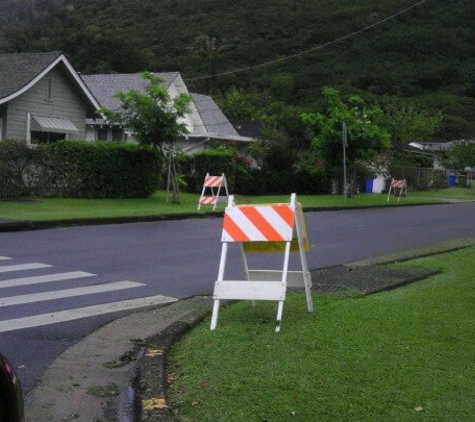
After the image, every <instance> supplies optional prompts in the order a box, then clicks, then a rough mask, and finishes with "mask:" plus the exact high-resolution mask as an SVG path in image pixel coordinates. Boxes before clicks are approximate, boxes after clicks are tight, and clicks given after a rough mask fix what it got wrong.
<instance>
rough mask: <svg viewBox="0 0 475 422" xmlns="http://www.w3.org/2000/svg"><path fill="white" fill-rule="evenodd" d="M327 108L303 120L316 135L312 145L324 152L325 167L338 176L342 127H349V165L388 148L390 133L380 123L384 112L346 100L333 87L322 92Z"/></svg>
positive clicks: (358, 99) (305, 115)
mask: <svg viewBox="0 0 475 422" xmlns="http://www.w3.org/2000/svg"><path fill="white" fill-rule="evenodd" d="M323 96H324V98H325V100H326V108H325V111H324V112H323V113H303V114H302V120H303V122H304V123H307V124H309V125H310V127H311V128H312V129H313V131H314V133H315V137H314V138H313V141H312V144H313V146H314V147H315V148H317V149H319V150H321V151H322V154H323V157H324V160H325V163H326V166H327V168H328V170H329V171H331V172H333V173H334V174H335V175H337V174H339V173H340V169H341V165H342V162H343V147H342V139H343V138H342V137H343V125H346V127H347V131H348V134H347V146H346V157H347V160H348V163H349V164H350V165H353V164H355V163H356V162H357V161H358V160H373V159H375V158H376V157H377V156H378V154H379V153H380V152H381V151H384V150H386V149H388V148H389V146H390V142H389V136H390V135H389V133H388V132H387V131H386V130H385V129H383V128H382V127H381V126H380V125H379V124H378V122H379V121H381V119H382V115H383V113H382V110H381V109H380V108H379V107H378V106H367V105H366V104H365V102H364V101H363V99H362V98H361V97H359V96H352V97H350V98H349V99H348V101H344V100H343V99H342V98H341V96H340V93H339V92H338V91H337V90H336V89H334V88H330V87H326V88H324V90H323Z"/></svg>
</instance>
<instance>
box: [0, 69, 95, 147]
mask: <svg viewBox="0 0 475 422" xmlns="http://www.w3.org/2000/svg"><path fill="white" fill-rule="evenodd" d="M48 78H51V81H52V91H51V94H52V97H51V100H47V99H46V90H47V80H48ZM28 113H31V114H33V115H35V114H36V115H39V116H48V117H55V118H60V119H68V120H70V121H71V122H72V123H73V124H74V126H76V127H77V129H78V133H77V134H74V135H71V136H70V137H71V138H74V139H81V140H83V139H85V136H86V104H85V102H84V101H83V100H82V99H81V96H80V93H79V91H78V90H76V88H75V87H74V85H73V84H72V83H71V82H70V79H69V78H68V77H67V76H66V75H65V73H64V72H63V71H62V69H61V68H60V67H59V66H57V67H55V68H54V69H52V70H51V71H50V72H49V73H47V74H46V75H45V76H44V77H43V78H42V79H41V80H40V81H38V83H36V84H35V85H34V86H33V87H31V88H30V89H29V90H28V91H27V92H25V93H24V94H22V95H20V96H19V97H17V98H15V99H13V100H11V101H10V102H9V103H8V112H7V116H8V117H7V125H6V131H5V138H7V139H14V140H26V138H27V122H28ZM4 125H5V122H4Z"/></svg>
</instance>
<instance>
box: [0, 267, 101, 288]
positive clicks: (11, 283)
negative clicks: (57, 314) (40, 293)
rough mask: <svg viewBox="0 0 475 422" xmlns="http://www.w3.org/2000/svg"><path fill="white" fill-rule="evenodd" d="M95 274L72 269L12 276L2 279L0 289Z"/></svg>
mask: <svg viewBox="0 0 475 422" xmlns="http://www.w3.org/2000/svg"><path fill="white" fill-rule="evenodd" d="M93 276H95V274H91V273H86V272H84V271H71V272H67V273H55V274H46V275H38V276H33V277H22V278H11V279H9V280H1V281H0V289H2V288H6V287H18V286H27V285H29V284H40V283H49V282H51V281H64V280H73V279H76V278H84V277H93Z"/></svg>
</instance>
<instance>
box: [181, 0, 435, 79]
mask: <svg viewBox="0 0 475 422" xmlns="http://www.w3.org/2000/svg"><path fill="white" fill-rule="evenodd" d="M427 1H428V0H420V1H418V2H416V3H414V4H412V5H411V6H408V7H406V8H404V9H402V10H400V11H398V12H396V13H393V14H392V15H390V16H387V17H385V18H384V19H381V20H379V21H377V22H374V23H372V24H370V25H367V26H365V27H363V28H361V29H358V30H356V31H354V32H351V33H350V34H346V35H343V36H341V37H339V38H336V39H335V40H332V41H329V42H327V43H325V44H320V45H317V46H315V47H312V48H309V49H307V50H303V51H300V52H298V53H295V54H290V55H288V56H285V57H280V58H278V59H274V60H269V61H267V62H264V63H259V64H256V65H254V66H247V67H242V68H239V69H235V70H228V71H226V72H221V73H216V74H214V75H206V76H197V77H195V78H186V79H184V80H185V81H197V80H203V79H210V78H214V77H217V76H226V75H233V74H235V73H242V72H248V71H251V70H254V69H258V68H261V67H267V66H271V65H273V64H277V63H281V62H284V61H287V60H290V59H294V58H296V57H300V56H303V55H305V54H308V53H312V52H314V51H317V50H322V49H324V48H327V47H331V46H333V45H335V44H338V43H340V42H343V41H346V40H348V39H350V38H352V37H354V36H356V35H358V34H361V33H362V32H365V31H368V30H370V29H372V28H375V27H377V26H379V25H382V24H383V23H385V22H388V21H390V20H392V19H394V18H396V17H398V16H400V15H402V14H404V13H406V12H408V11H410V10H412V9H414V8H415V7H417V6H420V5H421V4H423V3H426V2H427Z"/></svg>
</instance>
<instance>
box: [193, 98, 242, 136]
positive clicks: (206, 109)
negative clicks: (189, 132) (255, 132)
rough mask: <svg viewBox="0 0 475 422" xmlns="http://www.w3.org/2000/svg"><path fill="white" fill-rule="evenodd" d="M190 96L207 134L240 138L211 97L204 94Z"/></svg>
mask: <svg viewBox="0 0 475 422" xmlns="http://www.w3.org/2000/svg"><path fill="white" fill-rule="evenodd" d="M190 95H191V98H192V100H193V103H194V104H195V106H196V109H197V110H198V113H199V115H200V117H201V120H202V121H203V124H204V126H205V130H206V132H210V133H219V134H221V135H230V136H239V134H238V133H237V131H236V129H235V128H234V126H233V125H232V124H231V123H230V122H229V120H228V118H227V117H226V116H225V114H224V113H223V112H222V111H221V109H220V108H219V107H218V105H217V104H216V103H215V102H214V100H213V99H212V98H211V97H210V96H208V95H202V94H190Z"/></svg>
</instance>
